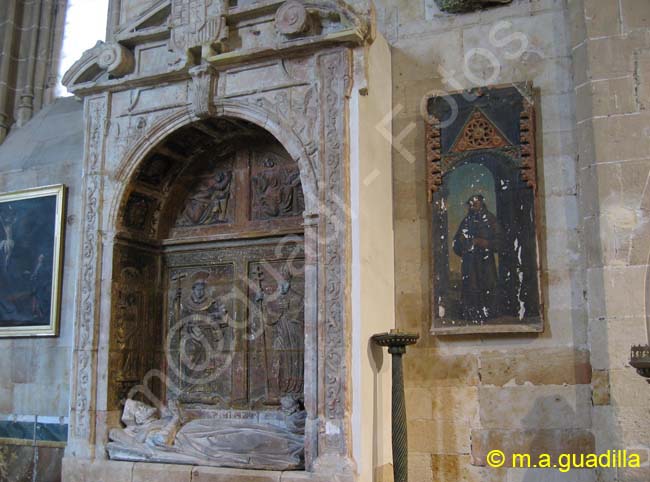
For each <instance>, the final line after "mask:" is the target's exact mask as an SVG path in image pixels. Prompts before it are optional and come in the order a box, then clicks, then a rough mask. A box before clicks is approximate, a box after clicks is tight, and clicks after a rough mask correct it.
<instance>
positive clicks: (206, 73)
mask: <svg viewBox="0 0 650 482" xmlns="http://www.w3.org/2000/svg"><path fill="white" fill-rule="evenodd" d="M190 75H191V76H192V86H191V93H190V99H191V101H192V109H193V111H194V115H196V116H197V117H198V118H200V119H205V118H207V117H211V116H213V115H214V114H215V108H214V93H215V90H216V85H217V72H216V71H215V70H214V68H212V67H211V66H209V65H199V66H197V67H193V68H191V69H190Z"/></svg>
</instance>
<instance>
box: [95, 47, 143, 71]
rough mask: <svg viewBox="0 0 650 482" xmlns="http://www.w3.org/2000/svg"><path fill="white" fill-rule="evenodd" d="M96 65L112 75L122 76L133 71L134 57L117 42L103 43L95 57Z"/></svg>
mask: <svg viewBox="0 0 650 482" xmlns="http://www.w3.org/2000/svg"><path fill="white" fill-rule="evenodd" d="M97 65H98V67H99V68H100V69H103V70H106V72H108V73H109V74H110V75H111V76H113V77H123V76H125V75H127V74H130V73H131V72H133V69H134V67H135V59H134V58H133V54H132V53H131V51H130V50H129V49H127V48H126V47H124V46H122V45H119V44H105V45H104V48H103V49H102V50H101V51H100V52H99V56H98V57H97Z"/></svg>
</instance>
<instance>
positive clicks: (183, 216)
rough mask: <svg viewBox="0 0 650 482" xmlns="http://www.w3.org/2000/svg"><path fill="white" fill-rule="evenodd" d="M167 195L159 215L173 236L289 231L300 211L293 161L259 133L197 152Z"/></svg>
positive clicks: (296, 225)
mask: <svg viewBox="0 0 650 482" xmlns="http://www.w3.org/2000/svg"><path fill="white" fill-rule="evenodd" d="M242 144H245V145H242ZM170 199H171V201H170V202H168V203H167V206H168V207H167V208H166V213H165V217H166V218H168V219H170V220H172V222H171V224H170V225H169V226H163V227H162V231H164V232H168V233H169V236H168V237H169V238H174V239H181V238H192V237H197V236H201V237H204V238H205V237H207V236H213V235H216V236H220V237H222V238H233V237H238V236H246V237H250V236H254V235H259V234H263V233H266V232H269V230H271V231H273V232H283V231H284V232H293V231H295V230H296V229H299V230H300V226H301V224H302V213H303V211H304V210H305V202H304V198H303V193H302V185H301V182H300V171H299V169H298V166H297V164H296V163H295V162H294V161H293V160H292V159H291V158H290V157H289V156H288V154H287V153H286V152H285V151H284V150H283V149H281V148H279V146H277V144H275V143H273V142H270V141H268V140H267V139H264V138H259V137H258V138H257V139H256V140H255V139H245V140H241V139H240V140H239V141H238V142H234V143H232V144H231V145H229V146H227V147H224V148H221V149H218V150H212V149H209V150H206V152H204V153H201V154H200V155H199V158H198V159H197V162H195V163H193V164H192V165H191V166H189V167H188V168H187V169H185V170H184V171H183V172H182V173H181V174H180V176H179V177H178V179H177V181H176V183H175V185H174V187H173V188H172V190H171V194H170Z"/></svg>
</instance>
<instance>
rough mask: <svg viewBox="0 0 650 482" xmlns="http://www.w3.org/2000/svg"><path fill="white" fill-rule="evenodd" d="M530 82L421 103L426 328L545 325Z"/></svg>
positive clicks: (471, 330)
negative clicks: (428, 321)
mask: <svg viewBox="0 0 650 482" xmlns="http://www.w3.org/2000/svg"><path fill="white" fill-rule="evenodd" d="M537 94H538V92H537V91H536V90H535V89H534V88H533V86H532V84H531V83H520V84H511V85H505V86H490V87H480V88H476V89H472V90H467V91H459V92H454V93H446V94H444V95H440V96H433V97H430V98H429V99H428V102H427V113H428V118H427V120H426V152H427V182H428V199H429V203H430V211H429V213H430V214H429V215H430V220H431V224H430V230H429V233H430V255H431V259H430V266H431V274H432V276H431V279H432V282H431V286H430V309H431V311H430V312H431V330H430V331H431V334H433V335H463V334H488V333H539V332H542V331H543V330H544V321H543V318H544V294H543V289H542V286H543V285H542V272H543V268H542V260H543V256H542V249H543V243H542V240H543V239H542V226H543V223H542V222H541V219H542V217H541V213H542V206H541V205H540V196H539V193H538V183H537V167H538V166H537V159H536V153H537V149H536V145H537V139H536V137H537V131H536V110H535V104H536V100H535V99H536V98H537Z"/></svg>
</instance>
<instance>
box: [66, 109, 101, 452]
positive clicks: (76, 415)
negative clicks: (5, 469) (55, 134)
mask: <svg viewBox="0 0 650 482" xmlns="http://www.w3.org/2000/svg"><path fill="white" fill-rule="evenodd" d="M107 108H108V107H107V99H106V96H98V97H95V98H92V99H88V100H87V103H86V115H85V118H86V119H87V120H86V132H85V139H86V147H85V153H84V173H85V175H84V222H83V232H82V250H81V263H80V266H81V272H80V280H79V281H80V282H79V285H78V286H79V294H78V297H77V300H78V301H77V302H78V305H77V316H76V339H75V350H74V370H75V372H74V373H75V376H74V377H73V386H74V388H73V400H72V414H71V417H70V425H71V433H72V439H73V444H72V445H73V446H75V443H74V439H77V440H81V441H82V445H84V443H87V442H89V441H92V440H93V438H94V428H95V427H94V413H95V386H96V376H95V373H93V371H94V369H95V364H96V356H97V352H96V349H97V343H98V340H97V333H98V326H97V323H96V320H97V318H98V313H99V296H98V294H99V283H100V273H101V245H102V243H101V239H100V235H99V233H100V230H101V199H102V190H103V181H102V177H101V175H100V172H101V171H102V170H103V164H104V146H105V139H106V130H107V129H106V128H107Z"/></svg>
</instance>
